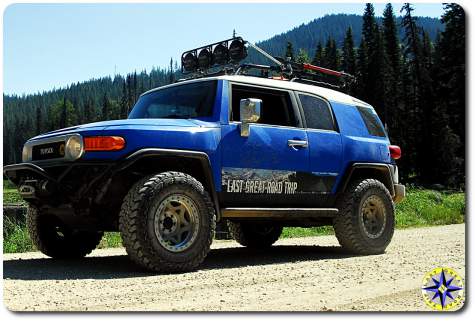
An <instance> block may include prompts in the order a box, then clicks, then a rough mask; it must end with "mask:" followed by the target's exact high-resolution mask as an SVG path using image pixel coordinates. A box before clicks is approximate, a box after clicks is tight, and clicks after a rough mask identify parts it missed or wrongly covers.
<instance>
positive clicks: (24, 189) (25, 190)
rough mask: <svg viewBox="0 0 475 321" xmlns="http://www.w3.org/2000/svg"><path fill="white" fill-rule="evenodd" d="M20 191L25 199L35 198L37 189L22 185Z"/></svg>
mask: <svg viewBox="0 0 475 321" xmlns="http://www.w3.org/2000/svg"><path fill="white" fill-rule="evenodd" d="M18 191H19V193H20V196H21V197H23V198H35V194H36V189H35V187H33V186H31V185H21V186H20V188H19V189H18Z"/></svg>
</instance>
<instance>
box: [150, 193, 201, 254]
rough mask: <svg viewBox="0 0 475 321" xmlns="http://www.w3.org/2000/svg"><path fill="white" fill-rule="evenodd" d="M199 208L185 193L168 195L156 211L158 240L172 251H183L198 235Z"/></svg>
mask: <svg viewBox="0 0 475 321" xmlns="http://www.w3.org/2000/svg"><path fill="white" fill-rule="evenodd" d="M198 222H199V217H198V209H197V207H196V204H195V202H193V200H192V199H191V198H189V197H188V196H185V195H179V194H174V195H171V196H169V197H167V198H166V199H165V200H163V202H162V203H161V204H160V206H159V207H158V209H157V211H156V213H155V219H154V228H155V236H156V237H157V240H158V242H159V243H160V245H162V246H163V247H164V248H166V249H167V250H169V251H170V252H182V251H184V250H186V249H187V248H189V247H190V245H191V244H193V242H194V241H195V239H196V236H197V235H198V227H199V224H198Z"/></svg>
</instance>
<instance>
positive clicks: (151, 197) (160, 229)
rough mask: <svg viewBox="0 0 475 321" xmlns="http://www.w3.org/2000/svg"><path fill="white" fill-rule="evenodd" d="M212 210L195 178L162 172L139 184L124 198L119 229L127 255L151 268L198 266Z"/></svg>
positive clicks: (180, 269) (211, 232)
mask: <svg viewBox="0 0 475 321" xmlns="http://www.w3.org/2000/svg"><path fill="white" fill-rule="evenodd" d="M215 220H216V214H215V210H214V206H213V204H212V202H211V199H210V197H209V195H208V193H207V192H206V191H205V190H204V188H203V186H202V185H201V183H200V182H198V181H197V180H196V179H194V178H193V177H191V176H190V175H187V174H184V173H180V172H165V173H161V174H158V175H154V176H150V177H146V178H144V179H142V180H140V181H139V182H137V183H136V184H135V185H134V186H133V187H132V188H131V189H130V191H129V192H128V194H127V196H126V197H125V198H124V202H123V204H122V208H121V211H120V216H119V230H120V232H121V235H122V240H123V244H124V246H125V248H126V250H127V253H128V254H129V257H130V258H131V259H132V260H133V261H134V262H135V263H137V264H138V265H140V266H142V267H144V268H145V269H147V270H152V271H155V272H185V271H191V270H194V269H196V268H197V267H198V266H199V265H200V264H201V263H202V262H203V260H204V259H205V257H206V255H207V254H208V252H209V249H210V246H211V242H212V240H213V237H214V232H215V228H216V221H215Z"/></svg>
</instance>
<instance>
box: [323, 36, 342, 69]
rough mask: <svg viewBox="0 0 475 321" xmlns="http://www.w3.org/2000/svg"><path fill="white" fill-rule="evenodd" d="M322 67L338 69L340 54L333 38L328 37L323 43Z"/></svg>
mask: <svg viewBox="0 0 475 321" xmlns="http://www.w3.org/2000/svg"><path fill="white" fill-rule="evenodd" d="M324 52H325V56H324V59H323V64H322V65H323V67H325V68H329V69H333V70H338V69H339V68H340V55H339V53H338V49H337V47H336V42H335V39H333V38H331V37H329V38H328V40H327V43H326V45H325V51H324Z"/></svg>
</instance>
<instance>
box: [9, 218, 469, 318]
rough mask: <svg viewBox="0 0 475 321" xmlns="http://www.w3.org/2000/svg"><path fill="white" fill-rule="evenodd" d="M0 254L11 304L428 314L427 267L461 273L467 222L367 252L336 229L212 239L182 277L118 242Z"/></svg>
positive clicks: (403, 234) (418, 232)
mask: <svg viewBox="0 0 475 321" xmlns="http://www.w3.org/2000/svg"><path fill="white" fill-rule="evenodd" d="M3 258H4V264H3V277H4V302H5V305H6V307H7V308H8V309H9V310H13V311H355V310H366V311H429V308H428V307H427V306H426V305H425V303H424V302H423V301H422V296H421V290H420V287H421V282H422V277H423V276H424V274H425V273H426V272H428V271H429V270H431V269H433V268H435V267H439V266H445V267H450V268H453V269H455V271H457V272H458V273H459V274H460V275H461V276H462V278H464V279H465V224H458V225H447V226H438V227H429V228H417V229H407V230H397V231H396V233H395V235H394V239H393V241H392V243H391V245H390V246H389V247H388V249H387V250H386V253H385V254H382V255H375V256H352V255H349V254H346V253H345V252H344V251H342V249H341V248H340V247H339V246H338V243H337V241H336V239H335V237H334V236H320V237H305V238H294V239H283V240H279V241H278V242H277V243H276V245H275V246H274V247H272V248H270V249H268V250H265V251H251V250H248V249H246V248H243V247H241V246H239V245H238V244H237V243H235V242H233V241H216V242H214V244H213V246H212V250H211V252H210V253H209V255H208V257H207V259H206V260H205V262H204V264H203V265H202V267H201V268H200V269H199V270H198V271H196V272H191V273H185V274H169V275H154V274H151V273H147V272H143V271H140V270H139V269H138V268H137V267H136V266H134V265H133V264H132V263H131V262H130V261H129V260H128V258H127V256H126V254H125V250H124V249H122V248H119V249H105V250H95V251H93V252H92V254H91V255H89V256H87V257H86V258H84V259H81V260H73V261H71V260H69V261H59V260H52V259H48V258H46V257H45V256H44V255H42V254H41V253H38V252H32V253H22V254H4V256H3Z"/></svg>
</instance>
